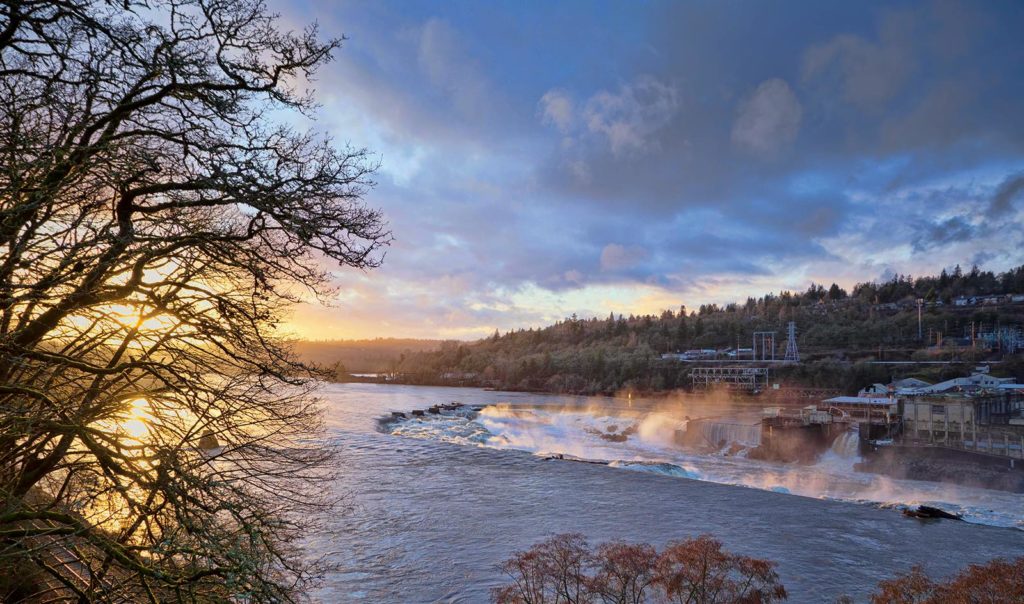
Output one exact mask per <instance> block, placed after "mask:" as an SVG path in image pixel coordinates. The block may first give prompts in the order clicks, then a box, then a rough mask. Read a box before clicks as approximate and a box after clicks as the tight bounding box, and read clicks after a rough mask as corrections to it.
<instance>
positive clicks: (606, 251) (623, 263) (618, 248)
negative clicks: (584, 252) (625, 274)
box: [601, 243, 647, 271]
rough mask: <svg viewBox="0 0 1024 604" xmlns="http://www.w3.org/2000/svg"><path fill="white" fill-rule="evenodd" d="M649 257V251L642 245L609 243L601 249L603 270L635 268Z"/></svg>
mask: <svg viewBox="0 0 1024 604" xmlns="http://www.w3.org/2000/svg"><path fill="white" fill-rule="evenodd" d="M646 257H647V251H646V250H644V249H643V248H641V247H636V246H630V247H626V246H624V245H619V244H618V243H609V244H608V245H606V246H604V248H603V249H602V250H601V270H602V271H621V270H626V269H631V268H634V267H635V266H636V265H637V264H639V263H640V261H641V260H643V259H644V258H646Z"/></svg>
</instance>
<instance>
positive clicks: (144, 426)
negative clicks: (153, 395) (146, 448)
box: [120, 398, 153, 441]
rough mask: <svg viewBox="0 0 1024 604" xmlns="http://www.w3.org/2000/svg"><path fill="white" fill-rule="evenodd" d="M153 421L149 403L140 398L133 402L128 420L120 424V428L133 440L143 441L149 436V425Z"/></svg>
mask: <svg viewBox="0 0 1024 604" xmlns="http://www.w3.org/2000/svg"><path fill="white" fill-rule="evenodd" d="M152 421H153V415H152V414H151V413H150V408H149V401H147V400H146V399H144V398H139V399H135V400H134V401H132V404H131V409H130V411H129V414H128V418H127V419H125V420H123V421H122V422H121V423H120V428H121V429H122V430H124V432H126V433H127V434H128V436H130V437H132V438H133V439H135V440H137V441H142V440H143V439H145V438H146V437H147V436H148V435H149V424H150V423H151V422H152Z"/></svg>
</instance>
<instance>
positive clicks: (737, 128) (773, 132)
mask: <svg viewBox="0 0 1024 604" xmlns="http://www.w3.org/2000/svg"><path fill="white" fill-rule="evenodd" d="M802 116H803V110H802V109H801V107H800V101H799V100H798V99H797V98H796V95H795V94H793V91H792V90H791V89H790V88H789V84H786V82H785V81H784V80H780V79H778V78H773V79H771V80H765V81H764V82H761V85H760V86H758V87H757V90H755V91H754V94H753V95H752V96H751V97H750V98H748V99H747V100H746V101H744V102H742V103H741V104H740V106H739V113H738V115H737V116H736V121H735V122H733V125H732V142H733V143H734V144H735V145H736V146H738V147H741V148H743V149H746V150H748V151H752V152H754V153H758V154H762V155H768V154H772V153H775V152H777V151H779V150H780V149H782V148H783V147H785V146H787V145H789V144H790V143H792V142H793V140H794V139H795V138H796V135H797V133H798V132H799V131H800V119H801V117H802Z"/></svg>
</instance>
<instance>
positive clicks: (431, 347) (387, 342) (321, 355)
mask: <svg viewBox="0 0 1024 604" xmlns="http://www.w3.org/2000/svg"><path fill="white" fill-rule="evenodd" d="M441 342H442V341H441V340H418V339H412V338H375V339H372V340H319V341H316V340H303V341H297V342H293V343H292V351H293V352H294V353H295V354H297V355H298V356H299V357H300V358H301V359H303V360H304V361H306V362H309V363H314V364H316V365H321V366H324V367H328V368H333V369H334V370H335V371H336V372H338V373H342V374H346V373H381V372H386V371H389V370H392V369H394V367H395V364H396V363H400V362H401V361H402V359H403V358H404V357H405V355H409V354H413V353H416V352H430V351H436V350H439V349H440V348H441Z"/></svg>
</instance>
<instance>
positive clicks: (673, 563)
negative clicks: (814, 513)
mask: <svg viewBox="0 0 1024 604" xmlns="http://www.w3.org/2000/svg"><path fill="white" fill-rule="evenodd" d="M774 567H775V563H774V562H769V561H766V560H759V559H756V558H750V557H747V556H740V555H737V554H732V553H729V552H727V551H725V550H723V549H722V544H721V542H719V541H717V540H716V539H714V538H712V537H711V536H709V535H702V536H700V537H697V538H694V539H686V540H683V541H675V542H672V543H670V544H668V546H666V547H665V549H664V550H663V551H662V552H660V553H658V552H657V551H656V550H655V548H654V547H652V546H650V545H647V544H634V543H626V542H623V541H613V542H610V543H605V544H602V545H601V546H599V547H598V548H597V549H596V550H592V549H590V547H589V546H588V544H587V542H586V540H585V539H584V538H583V536H582V535H578V534H564V535H556V536H554V537H552V538H550V539H548V540H546V541H542V542H541V543H538V544H537V545H535V546H533V547H531V548H530V549H528V550H526V551H523V552H516V553H515V554H514V555H513V556H512V557H511V558H509V559H508V560H506V561H505V562H504V563H502V565H501V570H502V571H503V572H504V573H505V574H506V575H507V576H508V577H509V580H510V581H509V583H507V584H505V585H503V586H501V587H499V588H496V589H495V590H494V591H493V592H492V597H493V600H494V602H496V603H498V604H597V603H600V604H641V603H643V602H648V601H652V600H654V599H655V598H656V599H657V600H660V601H668V602H673V603H678V604H716V603H723V602H731V603H737V604H740V603H743V604H768V603H770V602H778V601H781V600H785V599H786V589H785V587H783V585H782V583H780V582H779V576H778V574H777V573H776V572H775V570H774Z"/></svg>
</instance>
